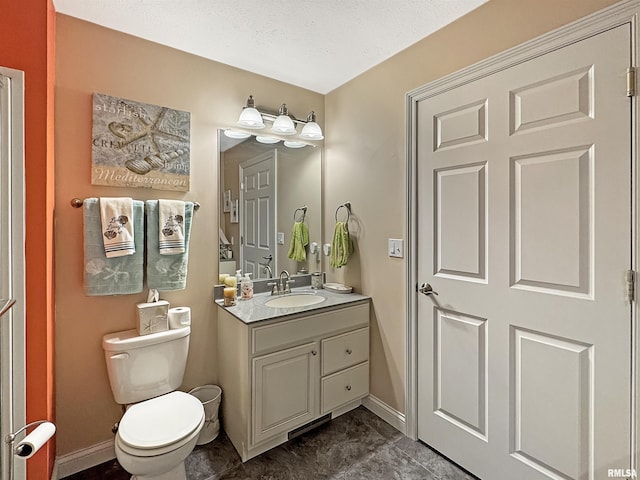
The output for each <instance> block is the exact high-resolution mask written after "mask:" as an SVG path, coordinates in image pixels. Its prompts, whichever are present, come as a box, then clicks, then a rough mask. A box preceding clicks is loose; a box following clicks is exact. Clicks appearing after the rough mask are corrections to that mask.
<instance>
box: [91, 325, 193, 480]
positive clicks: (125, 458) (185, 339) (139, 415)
mask: <svg viewBox="0 0 640 480" xmlns="http://www.w3.org/2000/svg"><path fill="white" fill-rule="evenodd" d="M190 333H191V327H189V326H186V327H182V328H176V329H173V330H166V331H164V332H157V333H151V334H149V335H138V332H137V331H136V330H126V331H123V332H116V333H111V334H108V335H105V336H104V337H103V338H102V348H103V350H104V355H105V360H106V362H107V371H108V373H109V383H110V385H111V391H112V392H113V398H114V399H115V401H116V402H117V403H119V404H121V405H124V406H125V407H126V411H125V413H124V415H123V416H122V419H121V420H120V423H119V426H118V432H117V433H116V439H115V450H116V457H117V458H118V461H119V462H120V465H121V466H122V468H124V469H125V470H126V471H127V472H129V473H131V474H132V477H131V478H132V479H136V480H147V479H148V480H151V479H153V480H186V473H185V467H184V461H185V459H186V458H187V457H188V456H189V454H190V453H191V452H192V451H193V449H194V447H195V446H196V442H197V441H198V435H199V434H200V430H201V429H202V427H203V425H204V422H205V413H204V407H203V406H202V402H201V401H200V400H198V399H197V398H196V397H194V396H193V395H190V394H188V393H185V392H181V391H176V389H177V388H178V387H179V386H180V385H181V384H182V378H183V376H184V369H185V366H186V363H187V354H188V351H189V335H190Z"/></svg>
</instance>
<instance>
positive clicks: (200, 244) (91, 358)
mask: <svg viewBox="0 0 640 480" xmlns="http://www.w3.org/2000/svg"><path fill="white" fill-rule="evenodd" d="M57 22H58V23H57V39H56V49H57V66H56V67H57V76H56V89H55V93H56V112H55V126H56V129H55V144H56V159H57V161H56V172H55V173H56V185H55V187H56V208H55V222H56V223H55V231H56V234H55V266H56V291H55V299H56V357H55V363H56V399H57V400H56V401H57V404H56V409H57V424H58V431H57V435H56V438H57V448H58V455H65V454H68V453H70V452H74V451H77V450H79V449H83V448H87V447H90V446H92V445H95V444H97V443H100V442H103V441H105V440H109V439H112V438H113V435H112V434H111V426H112V425H113V423H114V422H116V421H117V420H118V419H119V418H120V416H121V411H120V407H119V406H118V405H116V404H115V403H114V401H113V397H112V395H111V390H110V389H109V384H108V380H107V371H106V367H105V362H104V357H103V352H102V348H101V339H102V335H103V334H105V333H108V332H114V331H118V330H123V329H129V328H133V327H134V326H135V305H136V303H138V302H141V301H145V300H146V293H141V294H138V295H125V296H119V297H86V296H85V295H84V291H83V285H82V279H83V253H82V251H83V250H82V211H81V210H76V209H74V208H71V207H70V206H69V201H70V200H71V198H73V197H80V198H85V197H93V196H131V197H133V198H137V199H141V200H146V199H151V198H179V199H186V200H194V201H198V202H200V204H201V208H200V210H199V211H198V212H197V214H196V215H195V220H194V222H193V228H192V234H191V245H190V247H191V248H190V261H189V276H188V281H187V288H186V289H185V290H182V291H175V292H167V293H164V294H163V295H162V297H163V298H166V299H167V300H169V301H170V302H171V304H172V305H174V306H175V305H189V306H191V308H192V317H193V323H192V329H193V334H192V335H191V346H190V354H189V362H188V365H187V372H186V375H185V379H184V385H183V387H184V389H190V388H192V387H194V386H196V385H201V384H205V383H212V382H215V381H216V379H217V365H216V351H215V349H213V348H211V346H212V345H215V344H216V318H217V317H216V311H215V308H214V305H213V303H212V300H211V297H212V292H213V285H214V283H215V281H216V280H217V272H218V246H217V241H218V240H217V239H218V229H217V225H218V218H219V217H218V213H217V212H218V199H219V195H218V178H217V173H216V172H217V167H216V151H217V145H216V142H217V138H216V131H217V129H218V128H221V127H225V126H231V125H233V123H234V122H235V120H236V119H237V117H238V114H239V112H240V108H241V107H242V106H243V104H244V102H245V101H246V98H247V96H248V95H249V94H250V93H251V94H253V95H254V98H255V99H256V101H257V104H258V105H264V106H269V107H271V108H273V109H276V108H277V106H278V105H279V104H280V103H282V102H286V103H287V105H288V106H289V109H290V111H291V112H308V111H310V110H315V111H316V112H317V113H318V119H319V120H321V119H322V118H324V98H323V96H322V95H319V94H317V93H313V92H310V91H307V90H303V89H300V88H296V87H292V86H291V85H287V84H284V83H281V82H276V81H273V80H269V79H267V78H265V77H261V76H258V75H255V74H252V73H248V72H245V71H241V70H238V69H234V68H230V67H228V66H225V65H221V64H218V63H214V62H211V61H208V60H204V59H202V58H200V57H196V56H193V55H188V54H185V53H182V52H179V51H177V50H173V49H170V48H166V47H162V46H159V45H157V44H153V43H150V42H147V41H143V40H140V39H137V38H134V37H131V36H128V35H124V34H121V33H117V32H114V31H111V30H108V29H104V28H101V27H98V26H96V25H93V24H90V23H87V22H83V21H80V20H76V19H73V18H70V17H67V16H64V15H58V17H57ZM93 92H100V93H106V94H109V95H114V96H120V97H124V98H127V99H132V100H136V101H141V102H146V103H152V104H156V105H163V106H168V107H171V108H176V109H180V110H185V111H189V112H191V191H190V192H188V193H185V194H182V193H175V192H169V191H162V190H145V189H133V188H117V187H104V186H92V185H91V183H90V164H91V116H92V103H91V102H92V99H91V94H92V93H93ZM300 115H302V113H300ZM27 141H28V139H27Z"/></svg>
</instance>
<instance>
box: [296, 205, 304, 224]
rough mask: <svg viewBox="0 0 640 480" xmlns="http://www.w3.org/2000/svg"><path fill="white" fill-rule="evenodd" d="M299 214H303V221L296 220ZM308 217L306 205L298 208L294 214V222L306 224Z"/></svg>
mask: <svg viewBox="0 0 640 480" xmlns="http://www.w3.org/2000/svg"><path fill="white" fill-rule="evenodd" d="M298 212H302V219H301V220H298V219H297V218H296V213H298ZM306 216H307V206H306V205H305V206H304V207H300V208H296V210H295V211H294V212H293V221H294V222H304V218H305V217H306Z"/></svg>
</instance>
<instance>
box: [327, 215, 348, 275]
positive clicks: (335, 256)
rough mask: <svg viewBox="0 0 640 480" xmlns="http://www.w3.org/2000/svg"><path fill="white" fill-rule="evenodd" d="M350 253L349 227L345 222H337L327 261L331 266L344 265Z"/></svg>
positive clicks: (338, 266)
mask: <svg viewBox="0 0 640 480" xmlns="http://www.w3.org/2000/svg"><path fill="white" fill-rule="evenodd" d="M352 253H353V243H352V242H351V237H350V236H349V227H348V226H347V224H346V223H345V222H337V223H336V228H335V230H334V231H333V241H332V243H331V256H330V258H329V263H330V264H331V266H332V267H333V268H340V267H344V266H345V265H346V264H347V261H348V260H349V255H351V254H352Z"/></svg>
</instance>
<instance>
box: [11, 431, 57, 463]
mask: <svg viewBox="0 0 640 480" xmlns="http://www.w3.org/2000/svg"><path fill="white" fill-rule="evenodd" d="M54 433H56V426H55V425H54V424H53V423H51V422H45V423H43V424H41V425H38V427H37V428H36V429H35V430H34V431H33V432H31V433H30V434H29V435H27V436H26V437H24V440H22V441H21V442H20V443H18V445H16V448H15V450H14V451H15V454H16V455H17V456H19V457H21V458H31V457H33V456H34V455H35V453H36V452H37V451H38V450H40V447H42V446H43V445H44V444H45V443H47V441H48V440H49V439H50V438H51V437H53V434H54Z"/></svg>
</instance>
